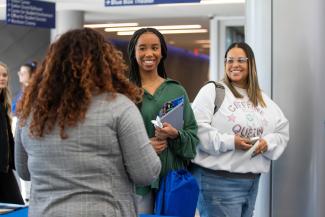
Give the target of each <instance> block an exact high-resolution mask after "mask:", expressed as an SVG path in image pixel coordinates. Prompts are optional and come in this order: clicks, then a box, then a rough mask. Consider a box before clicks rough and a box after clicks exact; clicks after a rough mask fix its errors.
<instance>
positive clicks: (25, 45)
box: [0, 21, 50, 95]
mask: <svg viewBox="0 0 325 217" xmlns="http://www.w3.org/2000/svg"><path fill="white" fill-rule="evenodd" d="M0 38H1V40H0V61H2V62H4V63H5V64H7V65H8V67H9V70H10V72H9V73H10V74H9V76H10V77H9V79H10V84H9V85H10V87H11V90H12V94H13V95H16V93H17V92H18V91H19V88H20V86H19V80H18V75H17V72H18V70H19V67H20V65H21V64H24V63H26V62H28V61H31V60H36V61H38V62H39V63H40V61H41V60H42V59H43V58H44V55H45V52H46V50H47V48H48V46H49V44H50V30H49V29H41V28H30V27H24V26H15V25H7V24H6V23H5V22H4V21H0Z"/></svg>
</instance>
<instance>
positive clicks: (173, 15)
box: [0, 0, 245, 54]
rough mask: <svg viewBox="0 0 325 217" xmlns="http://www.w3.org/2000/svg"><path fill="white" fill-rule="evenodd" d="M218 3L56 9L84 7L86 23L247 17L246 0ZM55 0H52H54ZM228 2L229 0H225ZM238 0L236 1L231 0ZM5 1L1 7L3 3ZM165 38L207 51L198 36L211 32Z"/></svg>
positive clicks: (96, 1) (88, 4)
mask: <svg viewBox="0 0 325 217" xmlns="http://www.w3.org/2000/svg"><path fill="white" fill-rule="evenodd" d="M208 1H210V0H208ZM214 1H217V2H219V3H217V4H172V5H146V6H122V7H105V6H104V2H105V1H104V0H56V1H55V2H56V10H57V11H61V10H81V11H85V24H94V23H122V22H123V23H124V22H137V23H139V25H140V26H158V25H159V26H160V25H185V24H188V25H189V24H200V25H201V26H202V28H206V29H208V30H209V19H211V18H212V17H214V16H217V17H220V18H221V19H232V18H238V17H242V18H243V17H244V14H245V2H244V0H214ZM51 2H53V0H51ZM222 2H226V3H222ZM230 2H237V3H230ZM5 3H6V0H0V19H5V7H3V5H4V4H5ZM1 5H2V7H1ZM98 30H99V31H101V32H103V34H105V35H106V36H107V37H110V38H114V39H121V40H129V39H130V37H131V36H117V35H116V33H107V32H104V29H103V28H102V29H98ZM164 36H165V38H166V41H167V42H168V43H171V44H173V45H174V46H176V47H181V48H184V49H186V50H189V51H193V50H194V49H197V51H199V52H200V53H206V54H208V49H204V48H201V45H199V44H195V41H196V40H208V39H209V33H193V34H173V35H171V34H168V35H167V34H165V35H164Z"/></svg>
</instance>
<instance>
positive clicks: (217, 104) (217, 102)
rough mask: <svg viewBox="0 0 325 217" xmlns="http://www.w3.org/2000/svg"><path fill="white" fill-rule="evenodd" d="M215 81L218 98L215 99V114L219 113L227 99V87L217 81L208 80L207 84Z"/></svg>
mask: <svg viewBox="0 0 325 217" xmlns="http://www.w3.org/2000/svg"><path fill="white" fill-rule="evenodd" d="M209 83H213V84H214V86H215V88H216V98H215V99H214V111H213V114H215V113H217V111H218V110H219V108H220V106H221V104H222V102H223V100H224V99H225V87H224V86H223V85H222V84H221V83H219V82H216V81H208V82H207V83H206V84H209Z"/></svg>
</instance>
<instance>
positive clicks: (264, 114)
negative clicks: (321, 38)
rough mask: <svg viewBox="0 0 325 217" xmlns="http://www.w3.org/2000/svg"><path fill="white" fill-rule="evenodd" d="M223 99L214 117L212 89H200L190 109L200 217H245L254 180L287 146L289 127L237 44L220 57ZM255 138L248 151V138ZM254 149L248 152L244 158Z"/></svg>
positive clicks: (249, 55)
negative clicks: (194, 127)
mask: <svg viewBox="0 0 325 217" xmlns="http://www.w3.org/2000/svg"><path fill="white" fill-rule="evenodd" d="M224 65H225V76H224V79H223V80H222V81H221V82H220V84H221V85H222V86H223V87H224V99H223V102H221V103H220V105H221V106H220V107H219V108H218V110H217V111H216V112H215V103H214V102H215V99H216V87H215V85H214V84H212V83H208V84H207V85H205V86H203V87H202V88H201V90H200V91H199V93H198V95H197V96H196V97H195V99H194V101H193V104H192V107H193V111H194V114H195V118H196V120H197V122H198V126H199V130H198V136H199V138H200V144H199V146H198V149H197V155H196V157H195V159H194V161H193V162H194V164H195V166H193V168H194V169H193V172H194V175H195V176H196V178H197V180H198V182H199V184H200V195H199V201H198V209H199V211H200V216H201V217H214V216H218V217H219V216H220V217H221V216H227V217H251V216H253V213H254V207H255V201H256V196H257V192H258V184H259V180H260V174H261V173H266V172H268V171H269V170H270V165H271V161H272V160H276V159H278V158H279V157H280V156H281V154H282V153H283V151H284V150H285V148H286V146H287V143H288V140H289V122H288V120H287V119H286V117H285V116H284V114H283V113H282V111H281V109H280V108H279V107H278V106H277V105H276V104H275V102H273V101H272V100H271V99H270V98H269V97H268V96H267V95H266V94H264V93H263V91H262V90H261V89H260V87H259V83H258V78H257V72H256V63H255V57H254V53H253V51H252V49H251V47H250V46H249V45H248V44H246V43H244V42H238V43H233V44H232V45H230V47H229V48H228V50H227V51H226V53H225V60H224ZM256 137H257V138H258V141H257V143H256V144H255V145H254V143H255V142H253V141H252V140H251V139H252V138H256ZM253 145H254V152H253V153H252V155H251V154H248V156H247V153H246V152H247V151H248V150H250V149H251V148H252V147H253Z"/></svg>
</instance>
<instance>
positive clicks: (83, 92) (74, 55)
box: [17, 28, 142, 138]
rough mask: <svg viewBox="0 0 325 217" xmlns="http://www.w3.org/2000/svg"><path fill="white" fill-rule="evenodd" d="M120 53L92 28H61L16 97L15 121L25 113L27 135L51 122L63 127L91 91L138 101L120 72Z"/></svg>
mask: <svg viewBox="0 0 325 217" xmlns="http://www.w3.org/2000/svg"><path fill="white" fill-rule="evenodd" d="M126 71H127V66H126V64H125V62H124V60H123V58H122V53H121V52H120V51H118V50H116V49H115V48H114V47H113V45H112V44H111V43H110V42H107V41H105V39H104V37H103V36H102V35H101V34H100V33H98V32H96V31H95V30H92V29H89V28H84V29H76V30H71V31H68V32H66V33H64V34H63V35H62V36H61V37H60V38H59V39H58V40H57V41H56V42H54V43H53V44H52V45H51V46H50V48H49V50H48V52H47V55H46V57H45V60H44V61H43V63H42V64H41V66H40V67H39V68H38V69H37V71H36V73H35V75H34V77H33V79H32V81H31V84H30V85H28V86H27V88H26V91H24V95H23V97H22V99H21V100H20V101H19V103H18V109H17V115H18V118H19V119H20V126H23V125H24V124H25V122H26V120H27V118H28V117H29V116H31V123H30V126H29V129H30V133H31V135H33V136H35V137H42V136H43V135H44V134H48V133H50V132H51V130H52V129H53V127H54V126H55V125H56V124H57V125H58V127H59V129H60V136H61V138H66V137H67V135H66V134H65V131H64V129H65V128H66V127H73V126H75V125H76V124H77V123H78V122H81V121H83V120H84V119H85V116H86V112H87V109H88V107H89V105H90V103H91V100H92V97H93V96H94V95H96V94H100V93H105V92H109V93H112V95H113V96H115V95H116V93H122V94H124V95H126V96H127V97H129V98H130V99H131V100H132V101H133V102H135V103H138V102H139V101H140V100H141V97H142V91H141V90H140V88H138V87H137V86H136V85H134V84H132V83H131V82H129V80H128V78H127V77H126V75H125V74H126Z"/></svg>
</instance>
